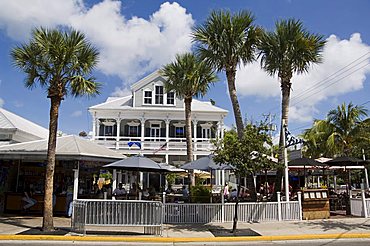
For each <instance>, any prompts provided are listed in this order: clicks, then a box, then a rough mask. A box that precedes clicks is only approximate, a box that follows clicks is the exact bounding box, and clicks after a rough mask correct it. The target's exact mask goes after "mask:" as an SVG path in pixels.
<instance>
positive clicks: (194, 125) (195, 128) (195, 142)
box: [193, 120, 198, 152]
mask: <svg viewBox="0 0 370 246" xmlns="http://www.w3.org/2000/svg"><path fill="white" fill-rule="evenodd" d="M197 124H198V121H197V120H193V133H194V138H193V143H194V145H193V146H194V147H193V149H194V152H195V151H197V147H198V146H197Z"/></svg>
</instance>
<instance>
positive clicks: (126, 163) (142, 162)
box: [103, 156, 168, 172]
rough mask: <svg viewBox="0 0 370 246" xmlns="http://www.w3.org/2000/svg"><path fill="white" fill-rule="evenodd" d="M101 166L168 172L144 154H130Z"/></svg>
mask: <svg viewBox="0 0 370 246" xmlns="http://www.w3.org/2000/svg"><path fill="white" fill-rule="evenodd" d="M103 167H108V168H114V169H123V170H128V171H141V172H168V170H167V169H165V168H163V167H162V166H161V165H160V164H159V163H157V162H155V161H152V160H151V159H149V158H147V157H144V156H131V157H128V158H126V159H123V160H119V161H116V162H113V163H110V164H108V165H105V166H103Z"/></svg>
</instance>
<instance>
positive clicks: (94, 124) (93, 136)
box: [92, 113, 96, 140]
mask: <svg viewBox="0 0 370 246" xmlns="http://www.w3.org/2000/svg"><path fill="white" fill-rule="evenodd" d="M95 136H96V116H95V113H94V116H93V121H92V140H95Z"/></svg>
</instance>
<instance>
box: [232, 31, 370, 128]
mask: <svg viewBox="0 0 370 246" xmlns="http://www.w3.org/2000/svg"><path fill="white" fill-rule="evenodd" d="M369 61H370V46H369V45H367V44H366V43H364V42H362V40H361V36H360V34H359V33H354V34H352V36H351V37H350V38H349V39H348V40H347V39H343V40H342V39H340V38H339V37H337V36H335V35H331V36H330V37H329V38H328V39H327V44H326V46H325V49H324V51H323V63H321V64H318V65H313V66H312V67H311V69H310V71H309V72H308V73H307V74H300V75H294V77H293V79H292V83H293V85H292V93H291V107H290V114H289V116H290V118H291V119H294V120H297V121H300V122H309V121H311V120H312V115H313V113H315V112H318V109H317V108H315V105H316V104H317V103H319V102H321V101H323V100H327V99H332V98H333V97H335V96H339V95H343V94H345V93H348V92H352V91H357V90H361V89H362V88H363V86H364V85H363V84H364V81H365V79H366V75H367V74H369V73H370V66H368V64H369ZM236 83H237V87H238V93H239V94H240V95H241V96H250V95H256V96H258V97H261V98H267V97H280V94H281V92H280V84H279V80H278V78H277V77H276V76H275V77H270V76H268V75H267V73H266V72H264V71H262V70H261V69H260V63H259V62H256V63H253V64H249V65H247V66H245V67H242V68H240V69H239V71H238V73H237V78H236Z"/></svg>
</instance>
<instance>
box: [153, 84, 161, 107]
mask: <svg viewBox="0 0 370 246" xmlns="http://www.w3.org/2000/svg"><path fill="white" fill-rule="evenodd" d="M155 104H163V86H161V85H157V86H156V87H155Z"/></svg>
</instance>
